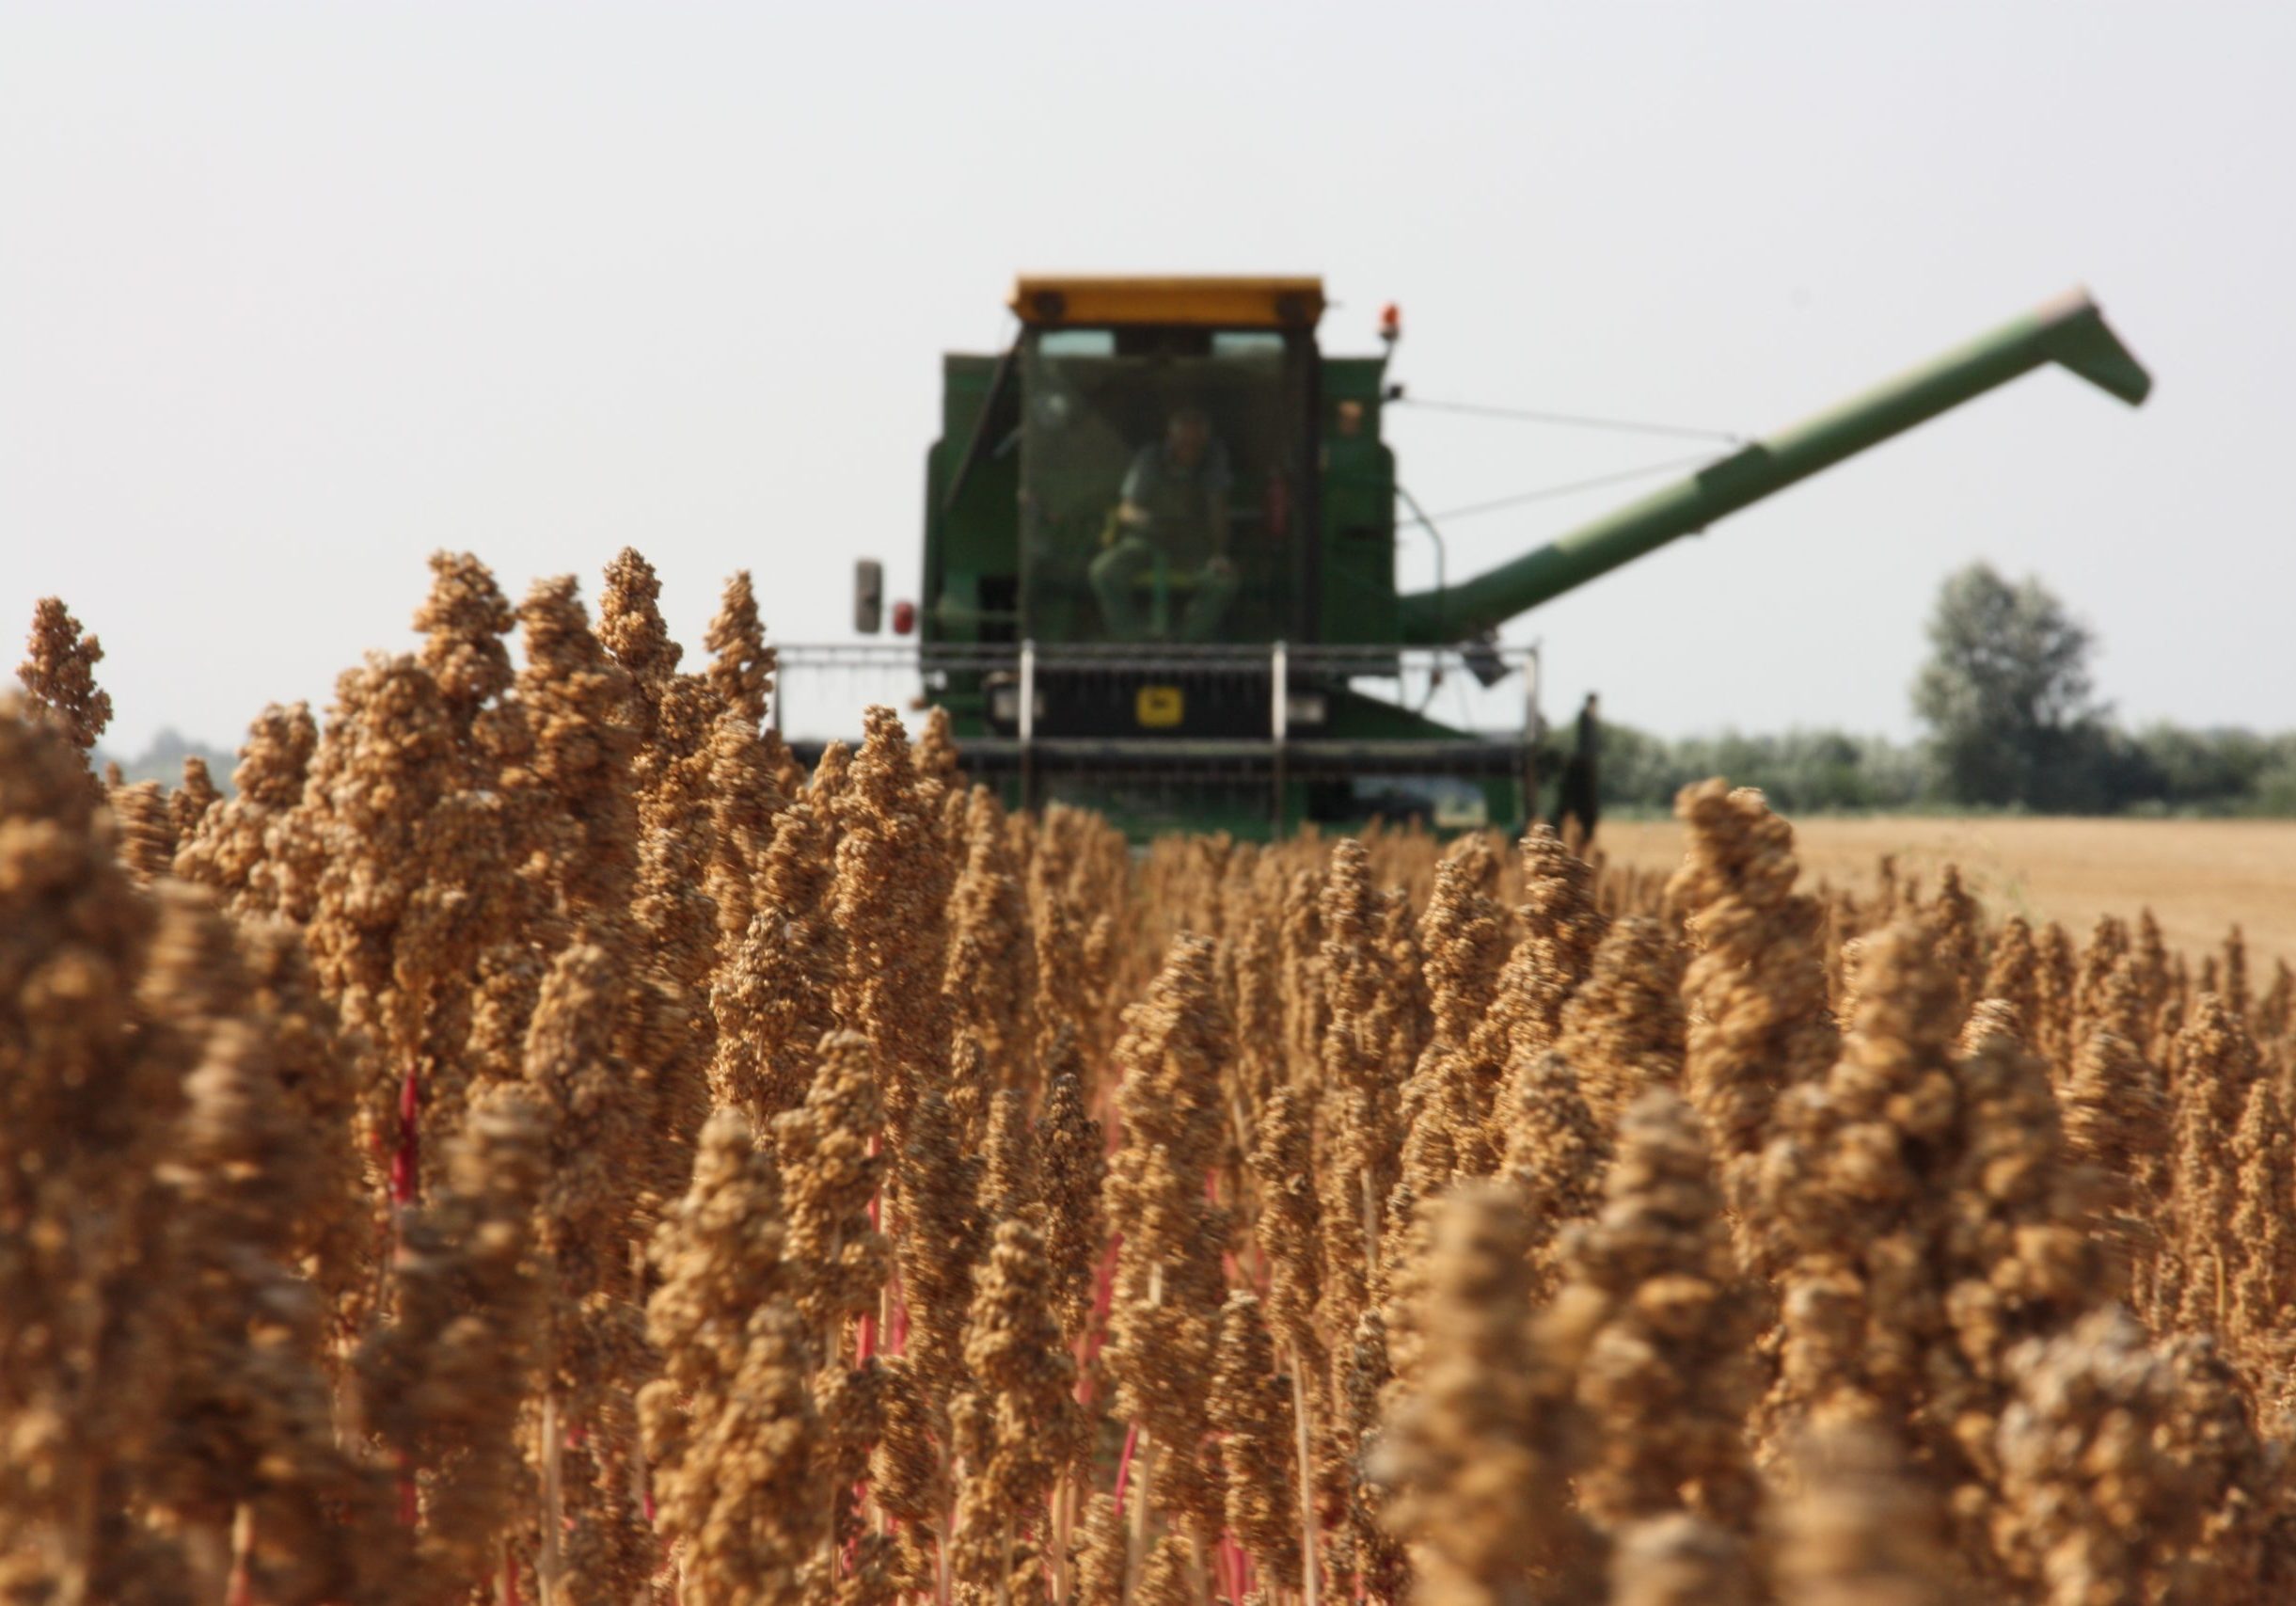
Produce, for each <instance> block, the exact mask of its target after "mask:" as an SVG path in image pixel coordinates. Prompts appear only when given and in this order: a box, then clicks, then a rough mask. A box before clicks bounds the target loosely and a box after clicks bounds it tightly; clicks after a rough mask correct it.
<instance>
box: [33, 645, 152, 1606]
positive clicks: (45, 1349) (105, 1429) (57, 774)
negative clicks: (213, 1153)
mask: <svg viewBox="0 0 2296 1606" xmlns="http://www.w3.org/2000/svg"><path fill="white" fill-rule="evenodd" d="M43 616H45V615H44V614H43ZM111 833H112V827H111V823H110V819H109V816H108V814H106V813H104V812H103V811H101V810H100V809H99V808H98V803H97V795H96V791H95V788H94V787H91V786H90V785H89V783H88V776H87V767H86V764H85V761H84V759H83V757H82V755H81V752H80V750H79V749H78V747H77V746H76V745H75V742H74V739H73V738H72V737H71V735H70V734H69V733H68V731H67V730H66V729H64V728H62V727H60V726H58V725H56V724H55V723H50V722H48V721H45V720H43V721H41V722H40V723H30V722H28V721H27V720H26V718H25V715H24V708H22V706H21V705H18V704H16V703H15V702H14V701H13V700H12V699H8V700H0V1433H5V1435H6V1438H7V1441H8V1443H9V1444H10V1445H11V1446H13V1447H14V1448H13V1449H12V1451H11V1453H10V1454H9V1455H8V1456H6V1457H5V1458H0V1584H5V1587H6V1589H7V1591H8V1594H9V1595H10V1596H12V1597H13V1598H24V1599H41V1600H48V1599H53V1600H58V1601H64V1602H80V1601H90V1600H96V1599H101V1598H103V1596H102V1594H101V1593H100V1592H99V1574H98V1570H97V1569H98V1565H99V1562H100V1560H101V1555H100V1551H99V1521H100V1519H101V1517H102V1515H103V1508H102V1504H101V1490H102V1489H103V1486H104V1484H105V1482H106V1480H107V1478H108V1477H109V1476H110V1475H111V1474H110V1472H109V1471H108V1469H109V1468H111V1467H113V1466H124V1465H131V1464H133V1463H134V1461H135V1458H136V1457H137V1456H138V1455H140V1454H141V1453H142V1450H143V1447H144V1446H145V1445H146V1444H147V1442H148V1441H149V1439H150V1433H151V1430H152V1428H153V1426H154V1423H153V1415H154V1408H155V1407H156V1405H157V1401H158V1389H159V1386H160V1382H161V1380H162V1379H163V1378H164V1377H165V1376H166V1367H165V1364H164V1360H163V1358H164V1356H165V1353H166V1351H165V1348H164V1344H165V1342H166V1332H165V1329H164V1328H163V1327H161V1326H159V1325H158V1324H156V1323H155V1322H154V1320H153V1319H152V1315H153V1313H152V1312H150V1311H149V1310H148V1309H145V1308H143V1301H142V1300H140V1299H139V1298H138V1297H136V1296H137V1294H138V1291H139V1290H140V1289H142V1288H143V1286H144V1280H145V1278H146V1276H147V1272H148V1269H149V1268H148V1264H147V1263H148V1261H149V1258H150V1255H151V1254H152V1252H153V1251H154V1249H155V1248H158V1241H159V1240H160V1238H161V1237H162V1235H163V1234H164V1232H165V1218H164V1214H163V1212H162V1209H161V1206H160V1204H159V1203H158V1201H157V1200H156V1197H155V1195H154V1193H153V1189H152V1177H151V1173H152V1168H153V1166H154V1164H155V1163H156V1162H157V1160H158V1159H159V1158H160V1156H161V1154H162V1153H164V1152H165V1149H166V1145H167V1144H168V1143H169V1141H170V1133H171V1130H172V1126H173V1122H174V1120H175V1117H176V1114H177V1112H178V1111H179V1110H180V1108H181V1107H182V1086H181V1083H182V1074H183V1073H184V1071H185V1070H186V1069H188V1066H187V1065H186V1064H185V1063H184V1060H183V1057H182V1051H181V1049H180V1048H177V1047H174V1046H172V1045H171V1044H170V1043H169V1042H167V1041H166V1039H164V1038H163V1039H161V1040H159V1041H153V1040H152V1039H151V1038H150V1035H149V1034H148V1033H146V1032H144V1031H142V1030H141V1029H140V1026H139V1023H138V1021H137V1008H136V1003H135V996H134V989H135V985H136V981H137V978H138V977H139V975H140V974H141V972H142V971H143V969H144V967H145V965H146V963H147V958H148V954H149V951H150V943H151V939H152V930H153V927H154V925H155V922H156V918H157V916H156V913H155V911H154V909H153V907H152V905H151V904H150V901H149V900H148V899H147V898H143V897H141V896H140V895H138V894H137V892H136V891H135V888H134V887H133V885H132V884H131V883H130V882H129V881H128V878H127V875H126V872H125V871H124V870H122V869H121V868H120V867H119V864H118V862H117V860H116V859H115V857H114V843H113V839H112V834H111Z"/></svg>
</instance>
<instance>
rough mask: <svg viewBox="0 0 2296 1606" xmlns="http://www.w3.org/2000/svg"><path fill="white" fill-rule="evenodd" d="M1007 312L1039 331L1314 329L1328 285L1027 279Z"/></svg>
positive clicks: (1016, 284)
mask: <svg viewBox="0 0 2296 1606" xmlns="http://www.w3.org/2000/svg"><path fill="white" fill-rule="evenodd" d="M1007 305H1008V306H1010V307H1011V308H1012V310H1013V311H1014V312H1015V313H1016V314H1017V315H1018V316H1019V317H1020V320H1021V322H1022V323H1023V324H1027V325H1029V326H1033V327H1037V328H1059V327H1062V326H1069V325H1082V326H1100V325H1105V324H1165V325H1183V326H1195V327H1206V328H1221V329H1286V328H1312V327H1314V326H1315V323H1316V321H1317V320H1318V319H1319V318H1321V317H1322V315H1323V281H1322V279H1321V278H1129V277H1121V276H1110V275H1095V274H1046V275H1030V274H1023V275H1021V277H1020V278H1017V279H1015V280H1014V281H1013V286H1012V299H1011V300H1010V301H1009V302H1008V303H1007Z"/></svg>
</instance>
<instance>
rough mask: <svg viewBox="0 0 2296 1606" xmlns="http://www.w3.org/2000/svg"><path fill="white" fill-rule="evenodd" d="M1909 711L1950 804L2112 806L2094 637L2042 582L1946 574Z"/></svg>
mask: <svg viewBox="0 0 2296 1606" xmlns="http://www.w3.org/2000/svg"><path fill="white" fill-rule="evenodd" d="M1929 644H1930V654H1929V661H1928V662H1927V663H1925V664H1924V665H1923V666H1922V672H1921V675H1920V677H1919V678H1918V679H1916V680H1915V681H1914V683H1913V711H1914V713H1915V714H1916V715H1918V716H1919V717H1920V719H1921V720H1922V722H1923V723H1924V724H1926V725H1927V726H1928V727H1929V743H1928V745H1929V756H1930V761H1931V763H1932V764H1933V765H1934V766H1935V768H1936V771H1937V775H1938V778H1939V780H1940V783H1941V785H1942V787H1943V790H1944V791H1945V793H1946V795H1947V796H1948V797H1950V798H1951V799H1953V801H1955V802H1956V803H1980V804H1989V805H1992V806H1995V807H2003V806H2008V805H2012V804H2022V805H2024V806H2025V807H2028V808H2035V809H2043V810H2051V811H2059V810H2068V811H2075V812H2088V811H2095V810H2098V809H2104V808H2110V807H2111V806H2113V803H2114V802H2115V799H2114V796H2113V793H2114V781H2115V779H2116V777H2115V775H2114V769H2115V763H2114V760H2115V756H2116V755H2115V752H2114V739H2113V732H2112V729H2111V727H2110V726H2109V725H2108V724H2107V723H2106V713H2107V709H2106V708H2105V706H2104V705H2103V704H2102V703H2100V702H2098V699H2097V695H2096V685H2095V682H2094V681H2093V680H2092V679H2091V678H2090V676H2089V658H2090V655H2091V654H2092V653H2093V652H2094V651H2095V650H2096V645H2097V641H2096V638H2095V637H2094V636H2093V635H2091V634H2090V632H2089V629H2088V628H2087V627H2086V626H2085V625H2083V624H2082V623H2081V622H2080V621H2079V620H2078V619H2075V618H2074V617H2073V616H2072V614H2071V613H2069V612H2066V607H2065V604H2064V603H2063V602H2061V601H2059V600H2058V598H2057V597H2056V596H2055V595H2054V594H2052V593H2051V591H2050V590H2049V588H2048V587H2047V586H2044V585H2043V584H2042V583H2041V582H2040V581H2039V580H2035V579H2033V578H2031V577H2028V578H2027V579H2025V580H2021V581H2019V583H2018V584H2015V585H2012V584H2010V583H2009V582H2008V581H2007V580H2003V578H2002V577H2001V576H2000V575H1999V574H1997V573H1995V572H1994V570H1993V569H1992V567H1991V566H1990V565H1989V564H1981V563H1980V564H1971V565H1970V566H1969V567H1967V568H1965V569H1962V570H1960V571H1959V572H1958V573H1956V574H1952V575H1948V576H1947V577H1946V580H1945V583H1944V584H1943V585H1942V586H1941V587H1940V588H1939V591H1938V601H1937V608H1936V610H1935V611H1934V612H1932V613H1931V614H1930V616H1929Z"/></svg>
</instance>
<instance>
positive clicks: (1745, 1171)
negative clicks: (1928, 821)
mask: <svg viewBox="0 0 2296 1606" xmlns="http://www.w3.org/2000/svg"><path fill="white" fill-rule="evenodd" d="M1674 813H1675V815H1676V817H1677V818H1678V819H1681V820H1682V821H1683V823H1684V825H1685V826H1686V828H1687V830H1688V835H1689V849H1688V852H1687V854H1686V857H1685V859H1684V861H1683V866H1682V868H1681V869H1679V870H1677V871H1675V873H1674V877H1673V880H1672V881H1671V882H1670V883H1668V884H1667V897H1668V899H1669V901H1670V902H1671V905H1672V906H1673V907H1674V908H1675V909H1676V910H1678V911H1679V912H1680V913H1681V915H1682V918H1683V921H1684V924H1685V926H1686V928H1687V930H1688V932H1689V935H1690V941H1691V946H1692V948H1693V950H1694V953H1693V957H1692V958H1691V961H1690V963H1689V967H1688V969H1687V970H1686V972H1685V974H1684V976H1683V983H1682V994H1683V1002H1684V1005H1685V1006H1686V1010H1687V1011H1688V1016H1689V1028H1688V1037H1687V1041H1686V1049H1685V1057H1684V1063H1683V1091H1684V1093H1685V1095H1686V1097H1687V1098H1688V1099H1689V1101H1690V1103H1691V1105H1692V1106H1693V1107H1694V1108H1696V1109H1697V1111H1698V1113H1699V1116H1700V1119H1702V1121H1704V1122H1705V1123H1706V1131H1707V1134H1708V1137H1709V1138H1710V1140H1711V1141H1712V1143H1713V1144H1714V1153H1715V1162H1716V1166H1717V1169H1718V1171H1719V1173H1720V1176H1721V1182H1722V1193H1723V1197H1724V1198H1725V1199H1726V1200H1727V1201H1729V1203H1730V1205H1731V1208H1732V1209H1733V1211H1734V1212H1735V1213H1736V1214H1737V1216H1739V1217H1740V1218H1741V1219H1744V1218H1746V1217H1747V1216H1748V1215H1749V1214H1750V1204H1751V1199H1750V1195H1751V1193H1752V1190H1753V1187H1754V1173H1755V1170H1756V1169H1757V1167H1758V1166H1759V1164H1760V1157H1761V1153H1762V1149H1763V1146H1764V1144H1765V1142H1766V1139H1767V1137H1768V1133H1769V1127H1770V1119H1771V1115H1770V1112H1771V1107H1772V1105H1774V1104H1775V1103H1776V1102H1777V1101H1778V1099H1779V1098H1780V1097H1781V1094H1782V1093H1783V1092H1784V1091H1786V1090H1787V1089H1793V1088H1796V1087H1798V1086H1800V1085H1802V1084H1804V1083H1807V1082H1812V1081H1814V1080H1816V1079H1817V1078H1819V1077H1821V1076H1823V1075H1824V1074H1825V1073H1826V1067H1827V1066H1828V1065H1829V1063H1830V1062H1831V1061H1832V1058H1833V1054H1834V1048H1835V1034H1834V1028H1833V1022H1832V1020H1831V1018H1830V1017H1829V1015H1828V1014H1827V1012H1826V967H1825V963H1824V961H1823V959H1822V958H1821V956H1820V954H1819V952H1818V936H1819V931H1820V930H1821V928H1822V926H1823V924H1824V911H1823V909H1822V908H1821V907H1820V905H1819V904H1818V902H1817V900H1816V899H1814V898H1809V897H1807V896H1804V895H1801V894H1797V893H1796V892H1795V891H1794V883H1795V879H1796V877H1797V875H1798V874H1799V867H1798V866H1797V864H1796V863H1795V859H1794V851H1793V849H1794V832H1793V828H1792V827H1791V826H1789V825H1787V824H1786V822H1785V821H1784V820H1782V819H1780V818H1779V817H1778V816H1776V815H1774V814H1772V813H1771V812H1770V811H1769V809H1768V807H1767V806H1766V805H1765V804H1764V803H1763V801H1762V794H1761V793H1759V792H1756V791H1752V790H1750V789H1744V788H1742V789H1740V790H1738V791H1731V790H1729V789H1728V788H1726V787H1724V786H1723V785H1722V783H1721V782H1719V781H1706V782H1702V783H1701V784H1700V785H1698V786H1694V787H1685V788H1684V789H1683V792H1682V795H1681V796H1680V797H1678V798H1676V799H1675V801H1674ZM1956 1024H1958V1023H1957V1022H1956ZM1741 1248H1742V1252H1746V1253H1749V1254H1755V1253H1758V1251H1759V1245H1758V1242H1756V1241H1753V1240H1749V1241H1748V1242H1747V1243H1745V1244H1743V1245H1742V1246H1741Z"/></svg>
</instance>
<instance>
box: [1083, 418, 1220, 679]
mask: <svg viewBox="0 0 2296 1606" xmlns="http://www.w3.org/2000/svg"><path fill="white" fill-rule="evenodd" d="M1232 481H1233V475H1232V474H1231V473H1230V471H1229V469H1228V463H1227V448H1226V447H1225V446H1223V445H1221V444H1220V442H1219V441H1218V440H1216V439H1214V438H1213V437H1212V433H1211V420H1210V419H1209V418H1207V417H1206V416H1205V414H1204V412H1203V409H1201V408H1200V407H1181V408H1180V410H1178V411H1177V412H1175V413H1173V415H1172V416H1171V418H1170V419H1169V420H1168V421H1166V422H1165V425H1164V438H1163V439H1162V440H1159V441H1154V442H1151V443H1150V444H1148V445H1147V446H1144V447H1142V448H1141V449H1140V451H1139V453H1137V454H1136V455H1135V456H1134V457H1133V458H1132V467H1131V468H1130V469H1127V470H1125V474H1124V485H1123V488H1122V490H1121V492H1120V493H1119V496H1120V500H1119V501H1118V503H1117V506H1116V513H1115V515H1114V516H1113V517H1111V519H1110V520H1109V529H1108V533H1107V536H1106V537H1105V538H1106V539H1107V540H1108V542H1109V547H1108V549H1107V550H1106V551H1104V552H1102V553H1101V554H1100V556H1099V557H1098V558H1095V559H1094V560H1093V562H1092V567H1091V570H1090V577H1091V581H1092V591H1093V595H1094V596H1097V597H1099V598H1100V616H1101V618H1102V619H1104V620H1105V621H1106V622H1107V625H1108V628H1109V631H1110V633H1111V634H1112V635H1114V636H1115V637H1116V639H1117V640H1119V641H1145V640H1147V639H1148V638H1149V637H1150V636H1152V635H1156V634H1160V633H1163V632H1161V631H1159V630H1158V629H1157V628H1156V627H1157V626H1158V625H1160V624H1164V621H1162V620H1158V619H1153V618H1151V617H1150V616H1149V609H1148V605H1149V602H1150V596H1149V595H1144V588H1143V586H1142V584H1141V581H1142V580H1143V579H1144V577H1154V576H1156V575H1157V573H1158V570H1159V569H1160V568H1161V569H1162V571H1163V572H1164V575H1166V576H1170V577H1173V578H1178V577H1181V576H1185V577H1188V578H1189V579H1190V580H1192V581H1193V587H1192V589H1191V594H1190V596H1189V597H1188V603H1187V607H1186V608H1185V610H1184V611H1183V612H1181V614H1180V628H1179V629H1178V631H1177V632H1174V633H1175V634H1176V636H1177V639H1179V640H1180V641H1183V642H1206V641H1210V640H1211V634H1212V631H1214V630H1215V629H1217V628H1219V623H1220V620H1221V617H1222V616H1223V615H1224V614H1226V613H1227V605H1228V604H1229V603H1230V602H1232V601H1233V600H1234V599H1235V596H1236V583H1237V577H1236V565H1235V564H1234V562H1233V561H1232V560H1231V559H1230V558H1229V557H1228V555H1227V533H1228V530H1227V493H1228V487H1229V485H1230V484H1231V483H1232Z"/></svg>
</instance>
